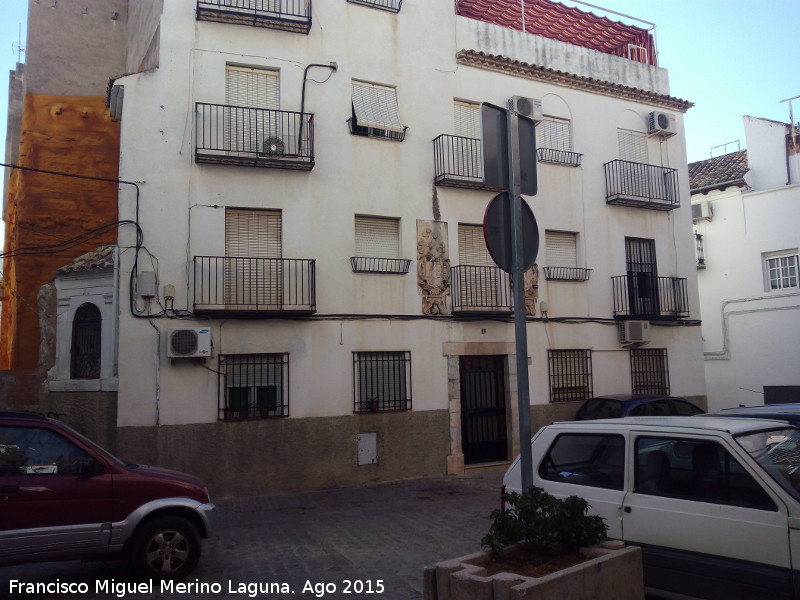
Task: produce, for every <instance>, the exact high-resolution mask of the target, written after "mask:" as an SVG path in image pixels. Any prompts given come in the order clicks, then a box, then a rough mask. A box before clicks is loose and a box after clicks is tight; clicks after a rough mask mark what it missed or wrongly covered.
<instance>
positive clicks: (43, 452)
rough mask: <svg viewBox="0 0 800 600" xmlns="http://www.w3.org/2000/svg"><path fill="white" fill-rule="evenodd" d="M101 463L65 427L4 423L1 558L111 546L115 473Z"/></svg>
mask: <svg viewBox="0 0 800 600" xmlns="http://www.w3.org/2000/svg"><path fill="white" fill-rule="evenodd" d="M98 465H100V462H99V461H98V460H97V458H96V457H94V456H92V454H91V453H90V452H89V451H88V450H87V449H85V448H82V447H80V446H78V445H77V444H76V443H74V442H73V441H71V440H69V439H67V438H66V437H65V436H64V435H62V434H61V433H60V432H57V431H54V430H52V429H49V428H46V427H26V426H2V427H0V559H3V558H6V559H7V558H10V557H19V558H23V557H24V556H25V555H27V554H32V553H41V552H58V551H61V550H68V549H81V548H84V549H90V548H98V549H101V548H103V547H104V546H105V545H107V544H108V538H109V534H110V521H111V504H112V485H111V474H110V473H109V472H108V469H107V468H105V467H104V466H102V465H101V466H98ZM100 471H103V472H102V474H101V473H100Z"/></svg>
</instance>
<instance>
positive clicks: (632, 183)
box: [604, 160, 680, 210]
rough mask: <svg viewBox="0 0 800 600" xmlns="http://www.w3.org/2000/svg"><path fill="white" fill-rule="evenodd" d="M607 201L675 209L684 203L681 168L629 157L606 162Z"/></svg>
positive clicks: (607, 202) (658, 208)
mask: <svg viewBox="0 0 800 600" xmlns="http://www.w3.org/2000/svg"><path fill="white" fill-rule="evenodd" d="M604 168H605V173H606V204H618V205H620V206H633V207H637V208H650V209H654V210H673V209H676V208H678V206H679V205H680V198H679V196H678V171H677V170H676V169H668V168H666V167H659V166H657V165H646V164H642V163H635V162H630V161H627V160H612V161H611V162H609V163H606V164H605V165H604Z"/></svg>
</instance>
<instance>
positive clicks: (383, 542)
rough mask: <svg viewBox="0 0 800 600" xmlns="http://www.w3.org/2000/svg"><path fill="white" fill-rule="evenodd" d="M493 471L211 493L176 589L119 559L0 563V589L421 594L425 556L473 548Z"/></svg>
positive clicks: (387, 597)
mask: <svg viewBox="0 0 800 600" xmlns="http://www.w3.org/2000/svg"><path fill="white" fill-rule="evenodd" d="M501 477H502V472H499V471H497V472H483V473H475V474H471V475H465V476H450V477H441V478H431V479H417V480H411V481H404V482H398V483H391V484H384V485H377V486H371V487H364V488H352V489H344V490H335V491H330V492H310V493H303V494H290V495H281V496H269V497H258V498H245V499H232V500H216V501H215V502H216V504H217V506H218V518H217V531H216V533H215V536H214V538H213V539H211V540H209V541H208V543H207V544H206V546H205V548H204V555H203V558H202V559H201V562H200V565H199V566H198V568H197V570H196V571H195V572H194V574H193V575H192V577H191V578H190V579H189V580H187V581H186V582H184V583H187V584H190V586H189V587H188V588H187V589H186V590H185V591H184V592H183V593H181V592H179V591H178V590H177V589H175V590H173V591H169V590H167V591H164V590H161V589H160V588H159V583H158V582H154V583H153V590H152V592H151V591H149V590H148V591H146V592H135V593H131V592H130V591H129V586H131V585H134V584H135V580H134V579H133V578H132V577H131V576H130V574H129V572H128V570H127V568H126V565H125V564H124V563H121V562H119V561H114V562H107V563H80V562H66V563H45V564H36V565H20V566H16V567H6V568H0V586H2V588H1V589H0V598H3V599H5V598H14V599H24V600H36V599H40V600H44V599H51V598H59V599H61V598H81V599H84V598H89V599H96V600H100V599H102V600H113V599H115V598H136V599H143V598H147V599H152V598H163V599H165V600H178V599H188V598H191V599H195V598H198V599H200V600H212V599H216V598H226V599H229V598H230V599H235V600H240V599H241V600H245V599H248V598H268V599H270V600H289V599H300V598H302V599H310V598H326V599H327V600H357V599H370V600H420V599H421V598H422V569H423V567H424V566H425V565H429V564H433V563H435V562H436V561H438V560H443V559H447V558H454V557H456V556H461V555H463V554H467V553H470V552H475V551H477V550H479V549H480V539H481V537H482V536H483V535H484V534H485V533H486V531H487V529H488V526H489V514H490V513H491V511H492V510H493V509H494V508H496V507H497V506H498V503H499V486H500V479H501ZM11 580H19V581H22V582H26V583H27V582H30V583H35V582H51V583H58V584H61V585H62V587H63V586H65V585H66V584H86V586H88V590H89V591H88V593H84V594H73V593H69V592H67V593H59V594H29V593H21V592H19V591H13V593H12V591H11V589H10V587H9V585H10V583H9V582H10V581H11ZM259 584H260V585H261V586H262V589H261V590H259V589H258V587H257V586H258V585H259ZM268 584H271V586H272V587H271V588H269V587H268V588H266V589H265V588H264V587H263V586H266V585H268ZM192 586H194V587H192ZM281 588H283V589H281ZM287 588H288V589H289V590H290V591H288V592H287V591H285V590H286V589H287ZM304 589H305V591H303V590H304ZM209 590H211V591H210V592H209ZM214 590H218V591H214ZM120 592H123V593H122V595H120Z"/></svg>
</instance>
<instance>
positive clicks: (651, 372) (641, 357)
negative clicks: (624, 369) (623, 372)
mask: <svg viewBox="0 0 800 600" xmlns="http://www.w3.org/2000/svg"><path fill="white" fill-rule="evenodd" d="M631 382H632V389H631V391H632V392H633V394H634V395H635V396H657V395H663V396H669V361H668V360H667V349H666V348H647V349H637V350H631Z"/></svg>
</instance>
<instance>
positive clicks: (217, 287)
mask: <svg viewBox="0 0 800 600" xmlns="http://www.w3.org/2000/svg"><path fill="white" fill-rule="evenodd" d="M316 310H317V307H316V281H315V272H314V260H311V259H295V258H239V257H227V256H195V257H194V312H195V313H197V314H204V315H212V316H213V315H225V316H231V315H234V314H235V315H241V316H264V315H266V314H312V313H315V312H316Z"/></svg>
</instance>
